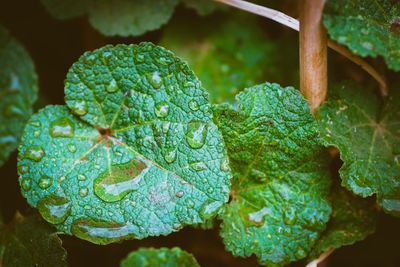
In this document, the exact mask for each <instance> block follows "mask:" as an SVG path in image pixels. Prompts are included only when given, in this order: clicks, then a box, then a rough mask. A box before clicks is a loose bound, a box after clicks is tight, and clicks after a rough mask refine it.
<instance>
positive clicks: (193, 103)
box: [189, 100, 199, 111]
mask: <svg viewBox="0 0 400 267" xmlns="http://www.w3.org/2000/svg"><path fill="white" fill-rule="evenodd" d="M189 108H190V109H191V110H193V111H196V110H198V109H199V104H198V103H197V101H196V100H190V101H189Z"/></svg>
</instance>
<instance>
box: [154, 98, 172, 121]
mask: <svg viewBox="0 0 400 267" xmlns="http://www.w3.org/2000/svg"><path fill="white" fill-rule="evenodd" d="M168 111H169V105H168V103H167V102H160V103H157V104H156V106H155V107H154V112H155V113H156V116H157V117H159V118H165V117H166V116H168Z"/></svg>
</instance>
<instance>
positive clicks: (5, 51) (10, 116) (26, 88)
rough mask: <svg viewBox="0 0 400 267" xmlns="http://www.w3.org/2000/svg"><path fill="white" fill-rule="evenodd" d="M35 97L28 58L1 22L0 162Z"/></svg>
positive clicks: (15, 140) (13, 145) (17, 135)
mask: <svg viewBox="0 0 400 267" xmlns="http://www.w3.org/2000/svg"><path fill="white" fill-rule="evenodd" d="M36 98H37V77H36V73H35V69H34V66H33V63H32V60H31V58H30V57H29V55H28V53H27V51H26V50H25V48H24V47H22V45H21V44H20V43H18V42H17V41H16V40H15V39H14V38H12V37H11V36H10V34H9V33H8V32H7V30H6V29H4V28H3V27H2V26H0V110H1V112H0V121H1V125H0V166H1V165H3V164H4V162H5V161H6V160H7V159H8V157H9V155H10V154H11V152H13V151H14V150H15V149H16V148H17V146H18V142H19V139H20V136H21V134H22V131H23V129H24V126H25V123H26V122H27V121H28V119H29V117H30V116H31V115H32V105H33V103H34V102H35V101H36Z"/></svg>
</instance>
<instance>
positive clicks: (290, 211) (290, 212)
mask: <svg viewBox="0 0 400 267" xmlns="http://www.w3.org/2000/svg"><path fill="white" fill-rule="evenodd" d="M296 220H297V217H296V210H295V209H294V208H287V209H286V210H285V213H284V221H285V223H286V224H288V225H293V224H295V223H296Z"/></svg>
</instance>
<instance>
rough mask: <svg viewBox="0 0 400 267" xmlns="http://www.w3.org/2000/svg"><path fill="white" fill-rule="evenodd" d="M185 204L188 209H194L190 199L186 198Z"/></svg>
mask: <svg viewBox="0 0 400 267" xmlns="http://www.w3.org/2000/svg"><path fill="white" fill-rule="evenodd" d="M186 204H187V206H188V207H189V208H193V207H194V202H193V200H192V199H191V198H187V199H186Z"/></svg>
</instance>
